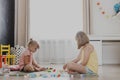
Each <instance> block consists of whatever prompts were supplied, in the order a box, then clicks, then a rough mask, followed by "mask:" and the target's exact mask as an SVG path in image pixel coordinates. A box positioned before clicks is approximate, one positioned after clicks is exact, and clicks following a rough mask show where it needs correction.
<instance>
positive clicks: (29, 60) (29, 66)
mask: <svg viewBox="0 0 120 80" xmlns="http://www.w3.org/2000/svg"><path fill="white" fill-rule="evenodd" d="M27 46H28V47H27V49H26V50H25V51H24V52H23V53H22V55H21V57H20V62H19V66H20V70H21V71H24V72H33V71H43V70H45V68H44V67H41V66H40V65H38V64H37V63H36V62H35V60H34V59H33V53H34V52H36V50H37V49H38V48H39V44H38V43H37V41H35V40H32V39H30V42H29V43H28V45H27Z"/></svg>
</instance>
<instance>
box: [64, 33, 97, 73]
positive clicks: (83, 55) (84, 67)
mask: <svg viewBox="0 0 120 80" xmlns="http://www.w3.org/2000/svg"><path fill="white" fill-rule="evenodd" d="M76 41H77V45H78V49H80V53H79V55H78V56H77V58H76V59H74V60H73V61H71V62H69V63H66V64H65V65H64V66H63V69H64V70H67V72H68V73H74V72H78V73H82V74H97V73H98V59H97V54H96V52H95V49H94V47H93V45H92V44H90V43H89V38H88V37H87V35H86V34H85V33H84V32H81V31H79V32H78V33H77V34H76Z"/></svg>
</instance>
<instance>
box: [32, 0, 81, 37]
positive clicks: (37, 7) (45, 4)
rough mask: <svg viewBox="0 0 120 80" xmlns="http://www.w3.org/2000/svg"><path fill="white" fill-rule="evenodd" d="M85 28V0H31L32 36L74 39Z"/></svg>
mask: <svg viewBox="0 0 120 80" xmlns="http://www.w3.org/2000/svg"><path fill="white" fill-rule="evenodd" d="M79 30H83V0H30V37H32V38H34V39H73V38H74V37H75V34H76V32H77V31H79Z"/></svg>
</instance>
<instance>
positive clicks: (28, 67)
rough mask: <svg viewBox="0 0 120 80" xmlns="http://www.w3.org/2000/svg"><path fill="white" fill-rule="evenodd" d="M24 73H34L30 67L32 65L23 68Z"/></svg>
mask: <svg viewBox="0 0 120 80" xmlns="http://www.w3.org/2000/svg"><path fill="white" fill-rule="evenodd" d="M24 71H25V72H33V71H35V70H34V67H33V66H32V65H29V64H28V65H26V66H25V67H24Z"/></svg>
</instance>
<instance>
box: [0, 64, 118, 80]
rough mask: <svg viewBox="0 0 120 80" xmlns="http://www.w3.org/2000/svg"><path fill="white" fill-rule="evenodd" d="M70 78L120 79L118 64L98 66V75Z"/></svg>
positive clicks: (88, 79) (77, 79)
mask: <svg viewBox="0 0 120 80" xmlns="http://www.w3.org/2000/svg"><path fill="white" fill-rule="evenodd" d="M0 80H25V79H24V77H23V76H19V78H18V77H16V76H15V77H14V76H11V77H10V78H8V79H4V77H3V76H0ZM35 80H36V79H35ZM48 80H49V79H48ZM70 80H120V65H103V66H99V76H90V75H82V74H76V75H72V77H71V78H70Z"/></svg>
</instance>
